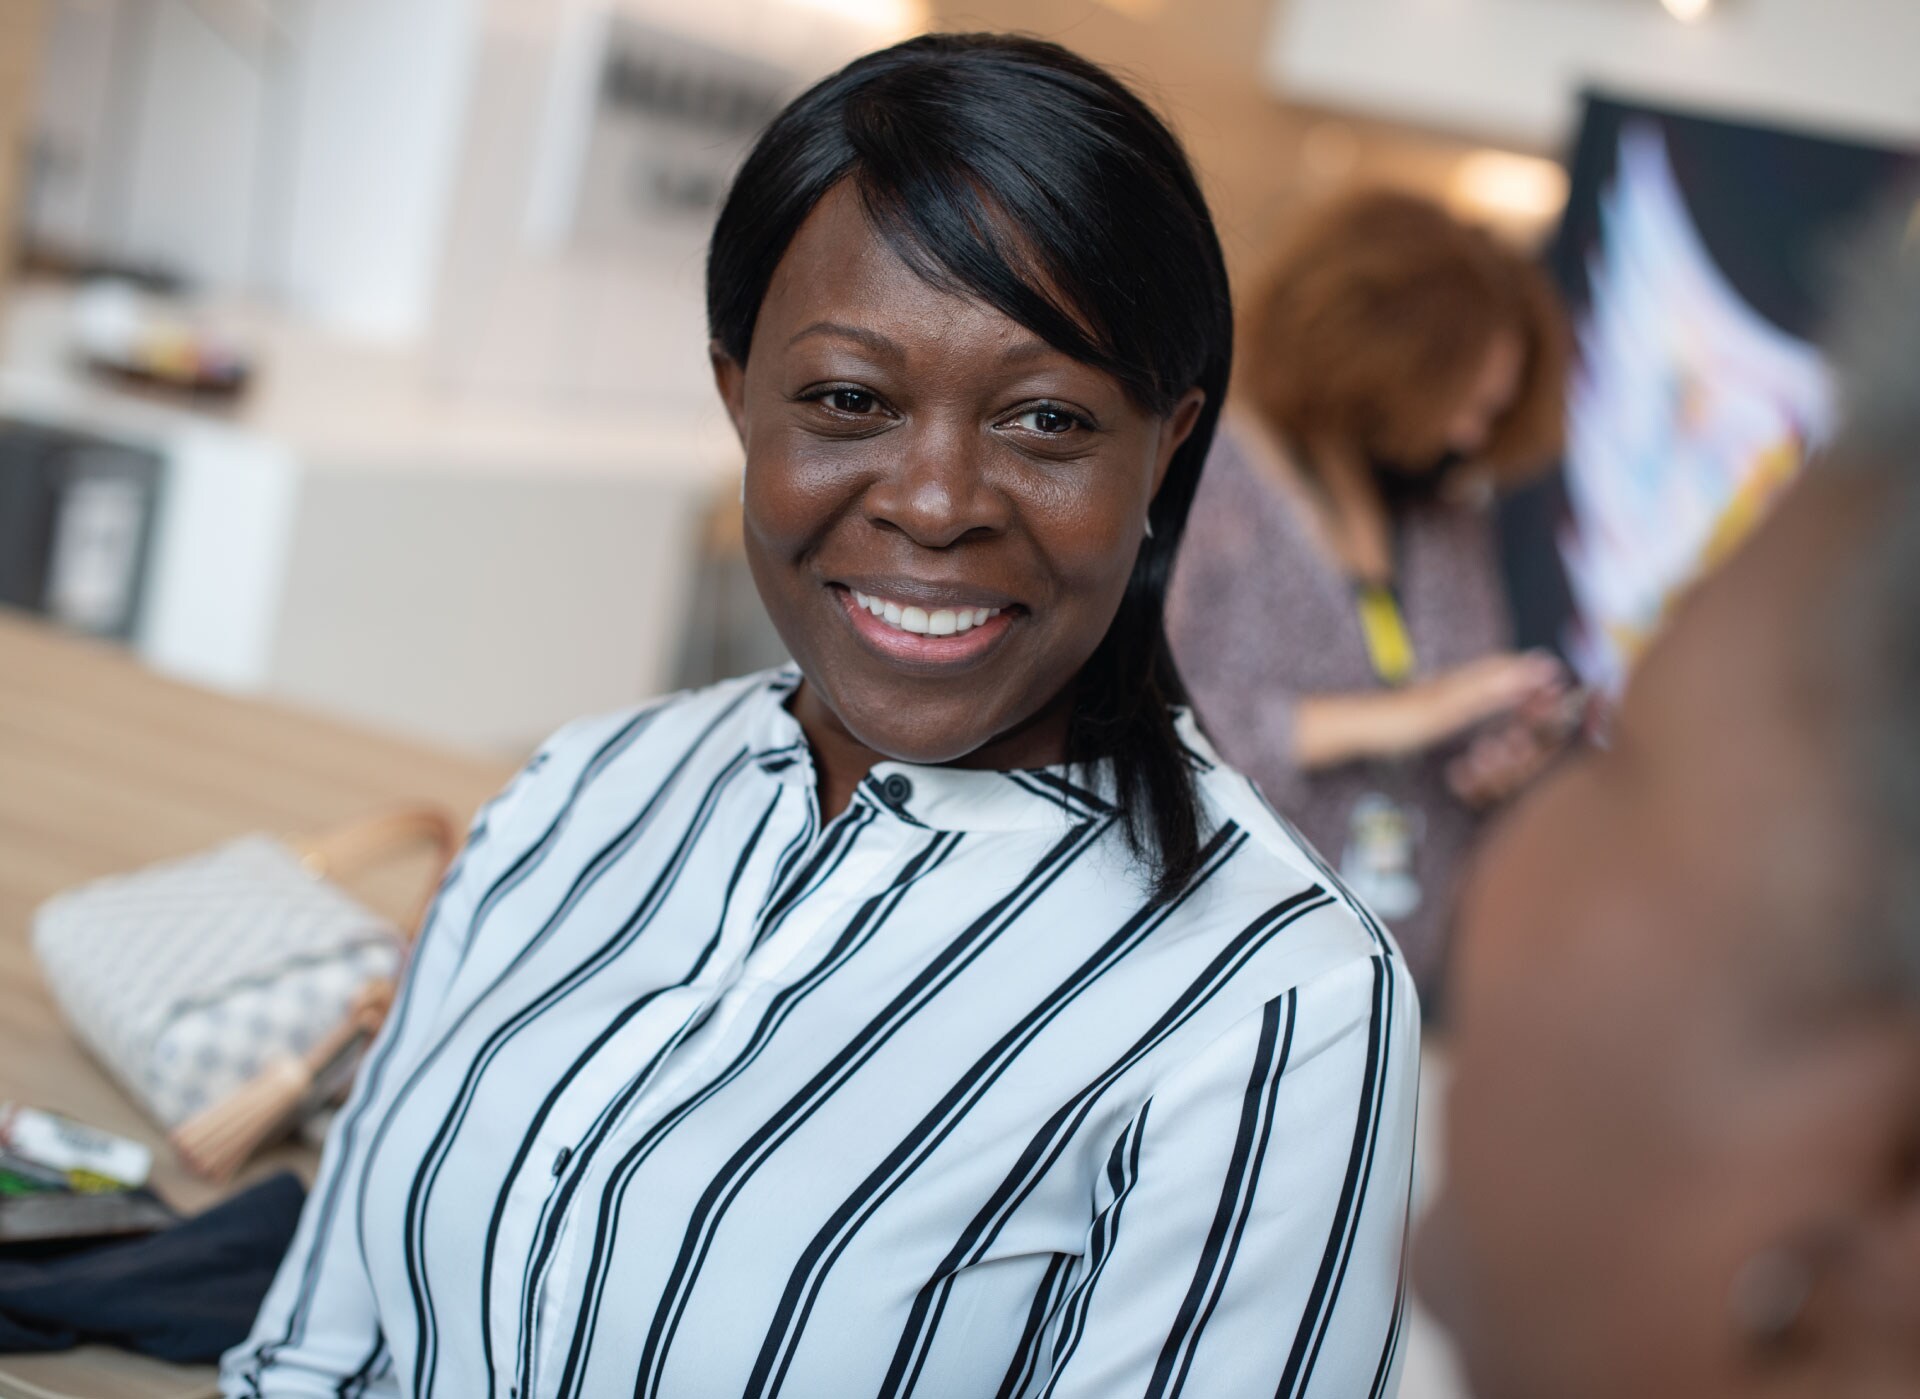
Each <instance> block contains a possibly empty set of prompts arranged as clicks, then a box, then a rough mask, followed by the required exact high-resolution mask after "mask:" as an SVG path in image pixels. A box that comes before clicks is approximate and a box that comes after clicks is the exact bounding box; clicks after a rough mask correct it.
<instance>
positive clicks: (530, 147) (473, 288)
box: [432, 0, 910, 421]
mask: <svg viewBox="0 0 1920 1399" xmlns="http://www.w3.org/2000/svg"><path fill="white" fill-rule="evenodd" d="M835 8H836V6H835V5H833V4H831V3H828V0H811V2H810V0H711V2H710V3H706V4H701V5H693V6H688V5H683V4H679V3H677V0H490V3H488V4H487V6H486V14H485V19H484V23H483V26H482V31H481V38H480V51H479V57H478V59H477V61H476V64H475V76H474V93H473V100H472V102H471V103H470V104H469V114H470V115H469V120H468V126H467V131H466V150H465V155H464V157H463V159H462V161H461V167H460V176H459V181H458V185H457V191H456V193H455V196H454V200H453V214H452V220H451V226H450V234H449V238H448V241H447V246H446V249H445V255H444V259H443V263H442V273H441V281H440V285H439V289H438V296H437V301H436V310H435V314H434V327H433V334H432V356H433V361H434V367H435V372H436V375H437V377H438V380H439V382H440V383H441V384H442V385H443V386H445V387H446V388H448V389H449V390H451V391H454V392H458V393H461V394H465V395H481V396H487V397H496V396H501V395H506V396H512V397H518V398H523V399H539V400H544V401H547V402H565V403H569V404H576V405H579V406H580V407H582V408H583V409H587V410H591V411H623V410H635V409H644V410H649V411H657V412H664V413H668V414H672V415H676V416H687V415H691V416H692V417H694V418H697V419H700V420H702V421H705V420H708V419H714V420H718V416H719V415H718V409H717V406H716V405H715V403H714V395H713V389H712V380H711V376H710V374H709V371H708V369H707V361H706V311H705V300H704V297H705V293H704V283H703V277H704V268H705V252H706V240H707V234H708V232H709V225H710V222H711V216H710V215H707V214H701V215H698V216H694V217H682V218H678V219H663V220H661V221H659V222H658V223H657V224H655V225H652V226H644V225H640V226H636V227H635V228H634V229H633V230H632V232H631V235H630V236H629V237H627V238H626V239H624V240H623V241H622V242H621V243H620V244H618V245H608V246H592V245H581V244H578V243H573V244H569V243H568V242H567V241H566V240H565V239H564V238H562V239H558V240H556V239H555V238H554V237H552V236H550V234H549V233H548V232H546V231H544V230H543V227H542V226H543V225H547V224H551V223H552V222H554V217H553V211H552V210H551V209H550V208H546V207H545V206H546V205H548V204H549V203H550V202H551V198H552V192H553V191H554V190H556V189H557V190H559V191H561V194H560V196H559V197H560V198H561V199H562V200H564V199H565V198H566V197H567V195H566V191H568V190H569V189H571V188H573V186H572V182H571V180H570V178H569V172H568V171H566V170H559V171H556V170H554V169H551V168H546V167H550V166H551V165H552V164H553V163H554V162H556V161H558V162H562V163H565V162H568V161H570V160H572V159H573V158H574V157H575V156H576V155H577V154H578V153H579V152H578V142H577V141H570V140H569V134H570V133H571V135H573V136H576V137H577V136H579V135H581V134H582V133H583V130H584V122H585V120H586V118H587V117H588V116H589V115H590V113H589V112H586V111H584V110H582V111H572V109H573V108H574V107H577V106H578V104H577V101H576V99H577V98H578V97H579V96H580V95H582V94H584V95H586V96H588V97H590V96H591V92H592V85H593V83H594V82H595V81H597V78H598V69H597V67H596V66H594V64H593V63H591V62H589V63H587V64H584V65H581V66H578V67H577V68H575V69H574V71H572V72H571V73H570V72H569V66H568V64H567V63H565V62H564V61H562V55H563V54H564V53H565V52H566V51H567V50H568V48H569V46H570V45H575V44H577V43H578V42H579V41H581V39H582V36H583V35H588V36H590V35H591V33H592V31H593V29H594V27H595V26H596V25H599V24H602V23H604V22H605V20H606V19H607V17H608V16H609V15H612V16H619V17H624V18H627V19H630V20H632V21H635V22H637V23H639V24H641V25H643V26H650V27H652V28H656V29H659V30H664V31H668V32H670V33H672V34H674V35H676V36H681V37H683V38H684V39H686V40H688V41H691V42H694V43H698V44H705V45H709V46H711V47H713V48H716V49H721V50H725V51H726V52H728V53H733V54H738V55H740V56H741V57H742V58H743V59H744V60H748V61H752V62H756V63H760V64H764V65H768V66H770V67H775V68H779V69H782V70H784V71H786V72H789V73H791V74H792V75H793V80H794V89H795V90H796V91H797V90H798V89H799V87H801V86H804V85H805V83H807V82H810V81H812V80H813V79H814V78H816V77H819V76H822V75H824V74H826V73H827V72H829V71H831V70H832V69H833V68H835V67H838V66H839V65H840V64H842V63H844V62H846V61H847V60H848V59H850V58H852V57H854V56H855V55H856V54H859V53H861V52H864V51H865V50H867V49H869V48H872V47H874V46H876V45H878V44H882V43H887V42H890V41H891V40H892V39H893V38H895V37H898V36H897V35H896V34H894V33H892V32H889V30H888V29H887V28H886V27H885V20H886V11H888V10H889V8H898V9H900V10H901V11H902V14H903V16H904V15H905V12H906V10H907V9H908V8H910V7H907V6H904V5H900V6H894V7H889V6H888V5H886V4H875V5H869V6H867V7H866V8H867V9H868V10H870V11H872V12H873V14H874V16H875V17H876V20H877V22H870V23H865V24H863V23H861V22H859V21H858V20H854V19H849V18H847V17H846V16H845V15H844V14H840V15H836V14H835V13H832V11H833V10H834V9H835ZM837 8H838V9H839V10H841V11H847V10H857V9H859V8H860V7H859V6H856V5H850V4H847V3H846V2H845V0H840V3H839V4H838V6H837ZM581 83H584V84H585V86H584V87H583V88H581V90H580V91H578V92H573V91H569V90H567V89H568V87H569V85H570V84H571V85H574V86H579V85H580V84H581ZM570 111H571V114H572V116H573V117H574V118H578V120H570V119H569V113H570ZM556 128H557V129H556Z"/></svg>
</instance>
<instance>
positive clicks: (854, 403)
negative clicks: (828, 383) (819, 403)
mask: <svg viewBox="0 0 1920 1399" xmlns="http://www.w3.org/2000/svg"><path fill="white" fill-rule="evenodd" d="M827 403H828V405H829V406H831V407H833V408H836V409H838V410H839V411H840V412H842V413H854V414H860V413H871V412H872V411H873V410H874V406H875V405H874V397H873V395H872V394H870V393H867V392H865V391H864V390H861V389H834V390H833V391H832V392H831V393H829V394H828V395H827Z"/></svg>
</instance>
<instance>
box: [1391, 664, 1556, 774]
mask: <svg viewBox="0 0 1920 1399" xmlns="http://www.w3.org/2000/svg"><path fill="white" fill-rule="evenodd" d="M1566 684H1567V680H1566V672H1565V671H1564V670H1563V669H1562V668H1561V665H1560V662H1559V661H1558V660H1556V659H1554V658H1553V657H1552V656H1550V655H1547V654H1545V653H1544V652H1539V651H1528V652H1524V653H1522V654H1519V655H1515V654H1512V653H1501V654H1498V655H1493V656H1482V657H1481V658H1480V659H1479V660H1475V661H1469V662H1467V664H1465V665H1463V666H1458V667H1456V668H1454V669H1453V670H1448V671H1442V672H1441V673H1440V674H1439V675H1436V676H1434V677H1433V678H1432V679H1431V680H1425V681H1422V682H1420V683H1419V684H1417V685H1411V686H1408V687H1407V688H1406V689H1405V690H1402V691H1401V692H1400V694H1399V696H1398V699H1399V703H1400V705H1401V707H1402V710H1403V713H1402V716H1401V718H1402V724H1403V727H1404V738H1403V742H1404V751H1408V752H1418V751H1422V750H1425V749H1428V748H1433V747H1436V746H1437V745H1439V744H1442V743H1445V742H1446V741H1447V740H1448V739H1451V738H1456V737H1458V736H1459V735H1460V734H1463V733H1465V732H1467V731H1468V730H1469V729H1472V728H1474V727H1476V726H1478V725H1480V724H1483V723H1485V722H1486V721H1487V720H1489V719H1493V718H1497V717H1498V716H1500V715H1503V714H1515V713H1517V712H1519V711H1521V710H1523V709H1527V708H1529V707H1534V706H1538V707H1540V708H1542V709H1548V708H1551V707H1552V706H1553V705H1555V704H1556V703H1557V702H1558V701H1559V699H1560V697H1561V696H1562V695H1563V694H1564V693H1565V692H1566Z"/></svg>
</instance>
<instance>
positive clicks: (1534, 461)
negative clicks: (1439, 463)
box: [1242, 191, 1568, 485]
mask: <svg viewBox="0 0 1920 1399" xmlns="http://www.w3.org/2000/svg"><path fill="white" fill-rule="evenodd" d="M1502 332H1510V333H1513V334H1516V335H1518V336H1519V338H1520V342H1521V345H1522V347H1523V350H1524V356H1523V360H1524V367H1523V368H1522V371H1521V376H1520V387H1519V391H1518V392H1517V393H1516V395H1515V396H1514V401H1513V403H1512V405H1511V406H1510V407H1509V408H1508V409H1507V411H1506V412H1505V413H1504V414H1503V415H1501V417H1500V418H1499V419H1498V420H1497V421H1496V422H1495V423H1494V425H1493V429H1492V433H1491V435H1490V437H1489V438H1488V441H1487V444H1486V446H1485V447H1484V448H1483V449H1482V450H1481V451H1480V452H1479V453H1478V454H1477V456H1478V459H1479V460H1480V461H1481V462H1482V463H1483V464H1484V465H1486V466H1487V467H1489V468H1491V470H1492V471H1493V473H1494V475H1495V477H1496V479H1497V480H1499V481H1500V482H1501V483H1502V484H1509V485H1510V484H1514V483H1516V482H1518V481H1519V480H1522V479H1524V478H1525V477H1527V476H1528V475H1531V474H1533V473H1534V472H1536V471H1538V470H1539V469H1541V468H1543V467H1545V466H1546V465H1548V464H1549V463H1550V462H1551V461H1552V460H1553V458H1554V457H1555V456H1556V455H1557V454H1558V453H1559V451H1560V448H1561V445H1562V441H1563V438H1564V431H1565V408H1566V402H1565V397H1566V370H1567V356H1568V336H1567V330H1566V322H1565V315H1564V312H1563V311H1562V309H1561V305H1560V301H1559V298H1558V296H1557V295H1556V293H1555V292H1554V290H1553V288H1552V287H1551V285H1550V284H1549V283H1548V281H1547V279H1546V277H1545V276H1544V274H1542V272H1541V271H1540V269H1539V268H1537V267H1536V266H1534V265H1533V264H1532V263H1531V262H1529V261H1527V260H1526V259H1524V258H1522V257H1521V256H1520V255H1518V254H1517V253H1514V252H1511V251H1509V250H1508V249H1506V248H1504V247H1502V246H1501V245H1499V244H1498V243H1496V242H1495V241H1494V240H1493V238H1492V237H1490V236H1489V235H1488V234H1486V233H1485V232H1483V231H1482V230H1480V229H1477V228H1473V227H1471V226H1469V225H1467V224H1464V223H1461V222H1460V221H1459V220H1458V219H1456V218H1454V217H1453V216H1452V215H1451V214H1449V213H1447V212H1446V210H1444V209H1442V208H1440V207H1439V206H1438V205H1436V204H1433V203H1430V202H1428V201H1427V200H1424V199H1420V198H1417V197H1415V196H1413V195H1407V194H1398V193H1391V192H1386V191H1376V192H1371V193H1364V194H1359V195H1353V196H1349V197H1347V198H1344V199H1341V200H1339V201H1337V202H1335V203H1333V204H1331V205H1328V206H1327V207H1326V208H1324V209H1321V210H1319V211H1317V212H1316V213H1315V214H1313V215H1312V216H1310V217H1309V218H1308V219H1306V220H1305V221H1304V222H1303V223H1302V224H1300V225H1299V226H1298V227H1297V228H1296V229H1295V230H1294V231H1293V234H1292V236H1291V237H1290V238H1288V239H1287V240H1286V241H1285V243H1284V244H1283V246H1282V249H1281V252H1280V255H1279V257H1278V258H1277V259H1276V260H1275V262H1274V264H1273V267H1272V270H1271V271H1270V272H1269V274H1268V278H1267V281H1266V284H1265V287H1264V289H1263V290H1262V291H1261V293H1260V294H1259V295H1258V296H1257V297H1256V298H1255V299H1254V301H1253V303H1252V305H1251V307H1250V308H1249V314H1248V315H1247V317H1246V322H1245V332H1244V338H1243V341H1242V344H1243V346H1244V358H1243V360H1242V363H1243V365H1244V366H1245V373H1244V375H1243V376H1242V388H1243V390H1244V391H1245V393H1246V396H1247V398H1248V400H1249V401H1250V403H1251V404H1252V406H1253V407H1254V408H1256V409H1257V410H1258V411H1259V413H1260V415H1261V417H1262V418H1264V419H1265V420H1266V422H1267V424H1268V426H1269V427H1271V428H1273V429H1274V430H1276V431H1277V432H1278V433H1279V434H1280V435H1281V436H1282V437H1283V438H1285V439H1286V440H1287V441H1289V442H1292V443H1294V444H1296V445H1298V446H1299V447H1301V448H1302V449H1304V450H1303V455H1304V457H1305V458H1306V461H1305V463H1304V464H1306V465H1307V466H1308V467H1309V469H1311V459H1312V456H1313V446H1314V444H1316V443H1327V442H1337V443H1341V444H1347V445H1351V446H1354V447H1356V448H1358V449H1359V450H1361V451H1363V452H1366V453H1368V454H1369V455H1372V456H1377V457H1381V458H1384V459H1387V460H1402V461H1419V460H1428V459H1432V458H1434V457H1437V456H1439V455H1440V454H1441V453H1442V451H1444V449H1445V443H1444V441H1443V440H1442V439H1443V438H1444V434H1445V425H1446V422H1447V420H1448V419H1449V418H1450V417H1451V416H1452V414H1453V412H1454V410H1455V408H1456V407H1457V405H1458V404H1459V403H1460V401H1461V399H1462V398H1463V397H1465V395H1466V394H1467V393H1468V392H1469V391H1470V390H1471V387H1472V384H1473V381H1474V377H1475V376H1476V375H1477V374H1478V373H1479V372H1480V369H1481V366H1482V365H1483V364H1484V363H1485V360H1486V355H1487V353H1488V351H1489V350H1490V349H1491V348H1492V346H1493V344H1494V343H1495V340H1496V338H1497V337H1498V336H1499V335H1500V334H1501V333H1502Z"/></svg>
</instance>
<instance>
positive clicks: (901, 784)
mask: <svg viewBox="0 0 1920 1399" xmlns="http://www.w3.org/2000/svg"><path fill="white" fill-rule="evenodd" d="M880 796H881V799H882V800H884V801H885V802H886V804H887V805H888V806H890V807H892V808H894V810H896V811H897V810H899V809H900V808H901V807H903V806H905V805H906V804H907V803H908V802H909V801H911V800H913V783H912V782H910V781H908V780H907V778H906V777H905V776H903V775H902V774H900V773H897V772H892V773H888V774H887V779H886V781H884V782H882V783H881V784H880Z"/></svg>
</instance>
